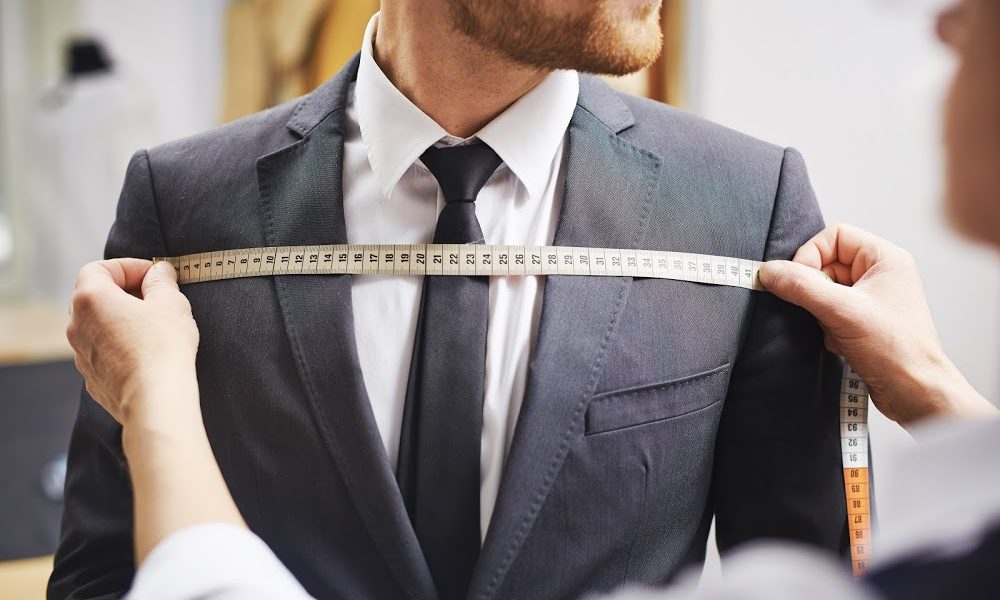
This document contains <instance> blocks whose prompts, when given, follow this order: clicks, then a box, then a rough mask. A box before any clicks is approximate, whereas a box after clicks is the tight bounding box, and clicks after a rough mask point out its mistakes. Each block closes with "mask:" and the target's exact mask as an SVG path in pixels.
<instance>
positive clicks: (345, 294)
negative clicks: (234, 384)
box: [257, 57, 436, 598]
mask: <svg viewBox="0 0 1000 600" xmlns="http://www.w3.org/2000/svg"><path fill="white" fill-rule="evenodd" d="M357 63H358V61H357V57H355V59H354V61H352V62H351V63H349V64H348V65H347V66H346V67H345V68H344V70H343V71H341V73H339V74H338V75H337V76H336V77H335V78H334V79H332V80H331V81H330V82H329V83H327V84H325V85H324V86H323V87H320V88H319V89H317V90H316V91H315V92H313V93H312V94H310V95H309V96H307V97H306V98H305V99H304V100H303V101H302V103H301V104H300V106H299V107H298V108H297V109H296V111H295V113H294V114H293V116H292V118H291V120H290V121H289V123H288V127H289V129H291V130H292V131H293V132H295V133H296V134H297V135H298V136H301V139H299V140H298V141H296V142H295V143H293V144H291V145H289V146H287V147H285V148H283V149H281V150H278V151H277V152H274V153H272V154H269V155H267V156H264V157H261V158H260V159H258V161H257V176H258V184H259V187H260V196H261V201H262V202H263V212H264V215H265V239H266V240H267V243H268V245H271V246H288V245H311V244H337V243H346V241H347V233H346V229H345V224H344V207H343V193H342V177H343V153H344V130H343V118H344V104H345V98H346V95H347V90H348V88H349V86H350V83H351V82H352V81H353V79H354V77H355V75H356V73H357ZM274 285H275V288H276V289H277V294H278V299H279V302H280V305H281V310H282V317H283V319H284V323H285V327H286V329H287V331H288V338H289V342H290V344H291V349H292V353H293V355H294V357H295V361H296V364H297V366H298V371H299V375H300V376H301V378H302V382H303V384H304V388H305V390H306V394H307V397H308V402H309V406H310V408H311V409H312V411H313V413H314V415H315V418H316V422H317V424H318V426H319V429H320V431H321V432H322V434H323V437H324V441H325V443H326V445H327V448H328V450H329V451H330V453H331V455H332V456H333V459H334V461H335V463H336V465H337V467H338V469H339V471H340V473H341V475H342V477H343V480H344V483H345V484H346V485H347V487H348V489H349V492H350V494H351V497H352V498H353V500H354V504H355V507H356V508H357V510H358V512H359V514H360V515H361V519H362V521H363V522H364V524H365V526H366V527H367V529H368V531H369V533H370V534H371V536H372V539H373V540H374V542H375V544H376V546H377V547H378V548H379V550H380V551H381V553H382V554H383V556H384V557H385V560H386V562H387V563H388V566H389V568H390V570H391V572H392V573H393V574H394V575H395V577H396V578H397V579H398V580H399V584H400V585H401V586H402V588H403V589H404V590H406V591H407V592H408V593H409V594H412V596H413V597H415V598H433V597H435V596H436V592H435V591H434V585H433V581H432V579H431V576H430V571H429V570H428V568H427V565H426V562H425V561H424V558H423V555H422V553H421V552H420V547H419V544H418V542H417V538H416V535H415V534H414V532H413V528H412V526H411V525H410V520H409V517H408V516H407V514H406V509H405V507H404V505H403V502H402V497H401V496H400V494H399V489H398V486H397V485H396V479H395V476H394V474H393V471H392V467H391V465H390V463H389V460H388V458H387V457H386V455H385V450H384V448H383V446H382V442H381V438H380V437H379V433H378V428H377V425H376V423H375V418H374V415H373V413H372V410H371V405H370V403H369V400H368V395H367V393H366V391H365V387H364V380H363V379H362V375H361V368H360V365H359V363H358V356H357V347H356V342H355V337H354V324H353V313H352V309H351V277H350V276H349V275H341V276H314V277H313V276H298V277H276V278H275V279H274ZM333 535H336V533H335V532H334V533H333Z"/></svg>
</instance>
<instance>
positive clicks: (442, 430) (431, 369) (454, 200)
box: [397, 143, 502, 600]
mask: <svg viewBox="0 0 1000 600" xmlns="http://www.w3.org/2000/svg"><path fill="white" fill-rule="evenodd" d="M420 159H421V160H422V161H423V163H424V165H425V166H426V167H427V168H428V169H429V170H430V172H431V173H432V174H433V175H434V177H435V178H436V179H437V181H438V184H439V185H440V186H441V191H442V192H443V193H444V199H445V206H444V209H442V210H441V214H440V215H439V216H438V221H437V227H436V228H435V230H434V243H435V244H482V243H483V242H484V239H483V230H482V228H481V227H480V226H479V220H478V219H476V204H475V202H476V195H477V194H479V190H480V189H482V187H483V186H484V185H485V184H486V181H487V180H488V179H489V178H490V176H491V175H493V172H494V171H496V169H497V167H499V166H500V164H501V162H502V161H501V160H500V157H499V156H497V154H496V152H494V151H493V149H492V148H490V147H489V146H487V145H486V144H481V143H480V144H472V145H467V146H456V147H452V148H430V149H428V150H427V151H426V152H424V154H423V155H422V156H421V157H420ZM446 260H447V259H446ZM489 300H490V284H489V278H488V277H455V276H428V277H425V278H424V289H423V295H422V297H421V300H420V316H419V317H418V319H417V332H416V337H415V340H414V343H413V359H412V362H411V364H410V379H409V381H408V382H407V386H406V404H405V406H404V409H403V425H402V430H401V432H400V440H399V467H398V470H397V477H398V479H399V487H400V490H401V492H402V494H403V500H404V502H405V503H406V508H407V511H408V512H409V514H410V520H411V521H412V523H413V528H414V530H415V531H416V533H417V539H418V540H420V547H421V549H422V550H423V552H424V557H425V558H426V559H427V565H428V566H429V567H430V570H431V575H432V576H433V577H434V583H435V584H436V586H437V589H438V593H439V595H440V596H441V598H442V600H452V599H457V598H464V597H465V596H466V595H467V594H468V591H469V583H470V581H471V580H472V571H473V569H474V568H475V566H476V560H477V559H478V558H479V547H480V532H479V446H480V438H481V435H482V429H483V394H484V387H485V376H486V319H487V315H488V311H489Z"/></svg>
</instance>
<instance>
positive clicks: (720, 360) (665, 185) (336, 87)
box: [49, 57, 847, 600]
mask: <svg viewBox="0 0 1000 600" xmlns="http://www.w3.org/2000/svg"><path fill="white" fill-rule="evenodd" d="M357 64H358V61H357V58H356V57H355V59H354V60H353V61H351V62H350V63H348V65H347V66H346V67H345V68H344V69H343V71H342V72H341V73H339V74H338V75H337V76H336V77H334V78H333V79H332V80H330V81H329V82H327V83H326V84H324V85H323V86H321V87H320V88H318V89H317V90H315V91H314V92H312V93H310V94H308V95H306V96H304V97H302V98H300V99H298V100H295V101H292V102H289V103H287V104H283V105H281V106H278V107H275V108H273V109H270V110H267V111H264V112H262V113H258V114H256V115H253V116H250V117H248V118H246V119H242V120H240V121H236V122H234V123H231V124H229V125H226V126H224V127H221V128H218V129H215V130H212V131H209V132H206V133H203V134H200V135H196V136H194V137H191V138H187V139H183V140H180V141H176V142H171V143H168V144H165V145H163V146H159V147H156V148H152V149H150V150H149V151H140V152H138V153H137V154H136V155H135V156H134V157H133V159H132V161H131V164H130V166H129V169H128V175H127V177H126V181H125V184H124V188H123V190H122V195H121V199H120V202H119V206H118V215H117V220H116V222H115V224H114V227H113V228H112V230H111V234H110V236H109V239H108V244H107V248H106V250H105V253H106V255H107V256H108V257H122V256H138V257H152V256H161V255H171V256H175V255H183V254H189V253H196V252H204V251H210V250H221V249H227V248H244V247H257V246H280V245H310V244H331V243H346V239H347V238H346V231H345V225H344V213H343V194H342V159H343V152H344V146H343V141H344V135H345V134H344V124H343V121H344V115H345V104H346V98H347V91H348V89H349V86H350V83H351V82H352V81H353V79H354V77H355V74H356V72H357ZM564 168H565V180H566V185H565V190H564V193H563V203H562V207H561V213H560V216H559V221H558V226H557V231H556V235H555V243H556V244H558V245H567V246H596V247H610V248H646V249H653V250H675V251H685V252H697V253H705V254H717V255H726V256H735V257H742V258H747V259H754V260H764V259H777V258H790V257H791V256H792V255H793V254H794V252H795V250H796V248H798V246H799V245H800V244H802V243H803V242H805V241H806V240H807V239H809V238H810V237H811V236H812V235H813V234H815V233H816V232H817V231H819V230H820V229H821V228H822V226H823V221H822V217H821V215H820V211H819V208H818V205H817V203H816V199H815V197H814V194H813V191H812V189H811V187H810V184H809V181H808V177H807V174H806V169H805V165H804V163H803V161H802V158H801V157H800V155H799V154H798V153H797V152H795V151H794V150H790V149H782V148H779V147H776V146H772V145H769V144H766V143H764V142H760V141H758V140H755V139H752V138H750V137H747V136H744V135H742V134H739V133H736V132H733V131H730V130H728V129H725V128H723V127H720V126H718V125H714V124H712V123H709V122H706V121H704V120H701V119H699V118H697V117H694V116H691V115H689V114H686V113H683V112H681V111H678V110H676V109H673V108H670V107H667V106H664V105H662V104H658V103H655V102H652V101H649V100H645V99H641V98H636V97H632V96H628V95H624V94H620V93H618V92H615V91H612V90H611V89H610V88H608V87H606V86H605V85H604V84H603V83H601V82H600V81H599V80H598V79H597V78H594V77H590V76H581V78H580V96H579V100H578V105H577V108H576V112H575V114H574V115H573V118H572V121H571V123H570V126H569V131H568V142H567V154H566V158H565V163H564ZM182 289H183V292H184V293H185V294H186V295H187V297H188V298H189V299H190V301H191V305H192V307H193V310H194V316H195V319H196V321H197V323H198V327H199V329H200V331H201V345H200V348H199V351H198V359H197V367H198V375H199V383H200V390H201V403H202V410H203V415H204V422H205V427H206V429H207V431H208V436H209V439H210V440H211V444H212V449H213V451H214V453H215V456H216V458H217V460H218V462H219V466H220V467H221V470H222V474H223V476H224V477H225V480H226V483H227V484H228V486H229V488H230V490H231V492H232V494H233V497H234V498H235V500H236V504H237V505H238V506H239V509H240V511H241V512H242V514H243V516H244V517H245V519H246V522H247V524H248V525H249V526H250V528H251V529H252V530H253V531H254V532H255V533H257V534H258V535H259V536H260V537H261V538H262V539H263V540H264V541H265V542H266V543H267V544H268V545H269V546H270V547H271V548H272V549H273V550H274V552H275V553H276V554H277V556H278V557H279V558H280V559H281V561H282V562H283V563H284V564H285V565H286V566H287V567H288V568H289V569H290V570H291V572H292V573H293V574H294V575H295V576H296V577H297V578H298V579H299V580H300V581H301V582H302V584H303V585H304V586H305V588H306V589H307V590H308V591H309V592H310V593H311V594H313V595H314V596H316V597H317V598H400V597H408V598H419V599H424V598H435V597H436V591H435V589H434V585H433V581H432V579H431V576H430V572H429V570H428V567H427V564H426V562H425V560H424V558H423V556H422V554H421V551H420V547H419V544H418V541H417V537H416V535H415V534H414V532H413V528H412V527H411V525H410V521H409V519H408V517H407V513H406V509H405V506H404V503H403V500H402V498H401V496H400V493H399V489H398V486H397V484H396V479H395V474H394V473H393V470H392V468H391V464H390V461H389V458H388V457H387V456H386V453H385V450H384V447H383V446H382V442H381V440H380V437H379V434H378V429H377V427H376V424H375V419H374V417H373V413H372V410H371V405H370V403H369V400H368V397H367V395H366V392H365V389H364V383H363V380H362V375H361V371H360V367H359V364H358V358H357V347H356V342H355V338H354V331H353V322H352V312H351V310H352V309H351V276H349V275H340V276H294V277H257V278H246V279H230V280H225V281H215V282H207V283H198V284H193V285H188V286H185V287H183V288H182ZM838 393H839V362H838V361H837V360H836V358H835V357H833V356H831V355H829V354H827V353H826V352H825V351H824V350H823V343H822V336H821V332H820V330H819V327H818V326H817V324H816V322H815V321H814V320H813V319H812V318H811V317H810V316H809V315H808V314H807V313H805V312H804V311H802V310H800V309H798V308H795V307H793V306H791V305H788V304H786V303H783V302H780V301H779V300H777V299H776V298H774V297H772V296H770V295H768V294H765V293H757V292H751V291H748V290H744V289H738V288H731V287H715V286H710V285H702V284H693V283H685V282H678V281H668V280H658V279H647V278H631V277H610V278H603V277H594V278H588V277H570V276H552V277H548V278H547V281H546V284H545V290H544V297H543V306H542V316H541V322H540V326H539V332H538V338H537V344H536V347H535V350H534V354H533V356H532V358H531V363H530V366H529V372H528V381H527V387H526V391H525V397H524V402H523V406H522V408H521V412H520V415H519V419H518V422H517V426H516V430H515V433H514V438H513V442H512V446H511V448H510V451H509V454H508V456H507V459H506V464H505V467H504V474H503V478H502V481H501V486H500V491H499V495H498V497H497V503H496V507H495V509H494V512H493V516H492V520H491V523H490V528H489V530H488V532H487V534H486V539H485V542H484V544H483V548H482V551H481V553H480V558H479V561H478V563H477V566H476V569H475V572H474V574H473V579H472V584H471V589H470V592H469V597H470V598H475V599H483V600H485V599H489V598H573V597H576V596H579V595H581V594H583V593H585V592H589V591H600V590H609V589H612V588H615V587H617V586H619V585H621V584H624V583H644V584H654V585H655V584H662V583H665V582H667V581H668V580H670V579H671V577H673V576H674V575H675V574H676V573H677V572H678V570H679V569H681V568H683V567H684V566H686V565H689V564H693V563H697V562H699V561H701V560H702V559H703V557H704V552H705V543H706V539H707V536H708V529H709V523H710V521H711V518H712V517H713V516H714V517H715V519H716V523H717V541H718V544H719V546H720V548H721V550H722V551H723V552H725V551H726V550H728V549H730V548H732V547H733V546H736V545H737V544H740V543H742V542H745V541H747V540H752V539H758V538H785V539H791V540H797V541H802V542H806V543H809V544H813V545H815V546H819V547H822V548H827V549H829V550H830V551H831V552H839V553H843V552H844V551H845V550H846V544H847V533H846V515H845V502H844V487H843V485H844V484H843V474H842V470H841V464H840V458H841V454H840V440H839V424H838V414H839V409H838ZM191 493H197V490H191ZM131 500H132V499H131V491H130V483H129V476H128V473H127V470H126V464H125V461H124V458H123V455H122V448H121V441H120V429H119V427H118V426H117V425H116V423H115V422H114V421H113V420H112V419H111V417H110V416H109V415H108V414H107V413H105V412H104V411H103V410H102V409H101V408H100V407H99V406H97V405H96V404H95V403H94V402H93V401H92V400H91V399H90V398H89V397H88V396H87V395H86V393H84V394H83V396H82V399H81V404H80V410H79V416H78V418H77V422H76V426H75V431H74V433H73V438H72V442H71V447H70V453H69V472H68V478H67V489H66V508H65V515H64V520H63V531H62V540H61V544H60V547H59V550H58V552H57V554H56V560H55V570H54V572H53V574H52V578H51V581H50V583H49V598H53V599H61V598H114V597H118V596H121V595H122V594H123V593H124V592H125V591H126V590H127V589H128V587H129V584H130V581H131V579H132V577H133V575H134V568H135V567H134V564H133V560H132V509H131Z"/></svg>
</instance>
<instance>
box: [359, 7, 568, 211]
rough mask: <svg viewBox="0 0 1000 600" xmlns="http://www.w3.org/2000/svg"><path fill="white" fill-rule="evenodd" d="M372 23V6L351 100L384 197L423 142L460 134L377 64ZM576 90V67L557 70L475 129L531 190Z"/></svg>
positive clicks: (551, 154) (540, 187)
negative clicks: (434, 116) (423, 107)
mask: <svg viewBox="0 0 1000 600" xmlns="http://www.w3.org/2000/svg"><path fill="white" fill-rule="evenodd" d="M377 23H378V14H375V15H374V16H373V17H372V19H371V20H370V21H369V22H368V27H367V29H366V30H365V37H364V40H363V41H362V45H361V62H360V64H359V66H358V77H357V82H356V83H355V86H354V104H355V108H356V110H357V115H358V126H359V128H360V129H361V140H362V143H363V144H364V147H365V150H366V151H367V153H368V162H369V163H370V164H371V167H372V172H373V173H374V175H375V179H376V181H378V184H379V187H380V189H381V190H382V193H383V194H385V196H386V197H387V198H388V197H389V196H390V195H391V194H392V190H393V189H394V188H395V187H396V184H397V183H399V180H400V178H401V177H402V176H403V173H405V172H406V170H407V169H409V168H410V166H411V165H412V164H413V163H415V162H416V161H417V159H419V158H420V155H421V154H423V152H424V150H426V149H427V148H429V147H430V146H433V145H434V144H436V143H438V142H441V141H444V142H445V143H446V144H447V145H453V144H455V143H459V142H461V141H462V140H458V139H456V138H454V137H452V136H450V135H448V132H447V131H445V130H444V129H443V128H442V127H441V126H440V125H438V124H437V123H436V122H435V121H434V119H432V118H430V117H429V116H427V115H426V114H425V113H424V112H423V111H422V110H420V109H419V108H417V106H416V105H414V104H413V103H412V102H410V100H409V99H408V98H407V97H406V96H404V95H403V93H402V92H400V91H399V90H398V89H396V86H394V85H393V84H392V82H391V81H389V78H388V77H386V76H385V73H383V72H382V69H381V68H379V66H378V64H377V63H376V62H375V58H374V56H373V54H372V39H373V35H374V33H375V27H376V25H377ZM579 90H580V84H579V78H578V77H577V74H576V72H575V71H554V72H552V73H550V74H549V75H548V76H547V77H546V78H545V79H544V80H542V82H541V83H539V84H538V85H537V86H535V87H534V88H533V89H532V90H531V91H529V92H528V93H527V94H525V95H524V96H522V97H521V98H519V99H518V100H517V102H515V103H514V104H512V105H511V106H510V107H508V108H507V110H505V111H504V112H503V113H501V114H500V115H498V116H497V117H496V118H494V119H493V120H492V121H490V122H489V123H488V124H487V125H486V126H485V127H483V128H482V129H480V130H479V131H478V132H477V133H476V134H475V136H473V137H474V138H478V139H480V140H482V141H483V142H485V143H487V144H489V146H490V147H491V148H493V150H494V151H495V152H496V153H497V154H498V155H499V156H500V158H501V159H502V160H503V162H504V164H506V165H507V167H508V168H509V169H510V170H511V172H513V173H514V175H515V176H516V177H517V178H518V180H520V181H521V183H522V184H523V185H524V187H525V189H527V191H528V194H529V196H530V197H538V196H541V194H542V193H544V191H545V187H546V185H547V184H548V180H549V174H550V170H551V168H552V164H553V159H554V158H555V155H556V152H557V151H558V150H559V148H560V144H561V143H562V140H563V137H564V135H565V134H566V129H567V127H569V121H570V119H571V118H572V117H573V111H574V110H575V109H576V102H577V97H578V95H579ZM470 139H471V138H470Z"/></svg>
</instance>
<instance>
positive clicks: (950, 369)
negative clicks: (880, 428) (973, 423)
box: [899, 352, 997, 427]
mask: <svg viewBox="0 0 1000 600" xmlns="http://www.w3.org/2000/svg"><path fill="white" fill-rule="evenodd" d="M908 379H909V381H911V382H912V384H911V385H906V386H902V389H900V390H899V391H900V392H902V393H904V394H907V395H910V396H911V397H910V398H902V400H901V403H903V402H905V403H906V405H907V406H911V407H913V410H911V411H910V412H909V414H907V415H906V419H905V422H901V423H900V424H901V425H904V426H906V427H908V426H910V425H913V424H916V423H918V422H920V421H924V420H927V419H937V418H965V419H968V418H983V417H990V416H994V415H996V414H997V409H996V408H995V407H993V405H991V404H990V403H989V402H988V401H987V400H986V399H985V398H983V397H982V396H981V395H980V394H979V393H978V392H977V391H976V390H975V388H973V387H972V385H971V384H970V383H969V382H968V380H966V379H965V377H964V376H963V375H962V373H961V371H959V370H958V367H956V366H955V364H954V363H952V362H951V360H950V359H949V358H948V357H947V356H946V355H945V354H944V353H943V352H934V353H932V354H929V355H928V356H927V359H926V360H925V361H923V362H921V363H918V364H917V365H916V366H914V367H912V368H911V369H910V370H909V377H908ZM917 400H919V401H917ZM901 403H900V404H901Z"/></svg>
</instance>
